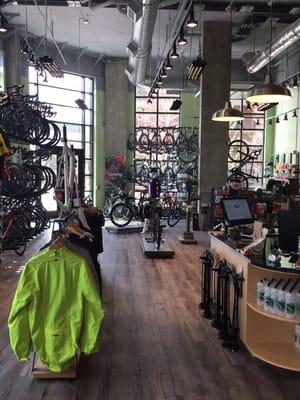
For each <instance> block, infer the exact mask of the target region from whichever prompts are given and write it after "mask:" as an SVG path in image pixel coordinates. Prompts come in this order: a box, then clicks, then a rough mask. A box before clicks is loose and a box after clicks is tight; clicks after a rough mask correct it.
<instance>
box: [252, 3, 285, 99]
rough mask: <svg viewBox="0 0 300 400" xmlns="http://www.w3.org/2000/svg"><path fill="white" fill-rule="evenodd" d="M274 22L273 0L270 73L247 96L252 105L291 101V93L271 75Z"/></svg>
mask: <svg viewBox="0 0 300 400" xmlns="http://www.w3.org/2000/svg"><path fill="white" fill-rule="evenodd" d="M272 21H273V0H271V12H270V60H269V68H268V69H269V72H268V74H267V75H266V77H265V81H264V83H263V84H259V85H255V86H253V87H252V88H251V89H250V91H249V92H248V94H247V100H248V101H250V102H251V103H254V102H256V103H278V102H280V101H285V100H289V99H290V98H291V92H290V91H289V89H288V88H286V87H285V86H283V85H278V84H276V83H274V82H273V78H272V74H271V64H272Z"/></svg>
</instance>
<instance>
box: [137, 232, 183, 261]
mask: <svg viewBox="0 0 300 400" xmlns="http://www.w3.org/2000/svg"><path fill="white" fill-rule="evenodd" d="M141 245H142V250H143V253H144V256H145V257H148V258H173V257H174V256H175V251H174V250H173V249H171V248H170V247H169V246H168V244H167V243H166V242H165V240H163V241H162V243H161V244H160V247H159V249H157V248H156V247H155V243H154V241H153V239H152V238H148V237H143V238H142V240H141Z"/></svg>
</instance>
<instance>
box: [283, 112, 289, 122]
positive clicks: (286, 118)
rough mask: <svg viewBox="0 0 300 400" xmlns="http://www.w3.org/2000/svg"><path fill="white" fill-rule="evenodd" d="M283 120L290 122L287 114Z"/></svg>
mask: <svg viewBox="0 0 300 400" xmlns="http://www.w3.org/2000/svg"><path fill="white" fill-rule="evenodd" d="M283 120H284V121H288V120H289V119H288V115H287V113H286V114H285V116H284V118H283Z"/></svg>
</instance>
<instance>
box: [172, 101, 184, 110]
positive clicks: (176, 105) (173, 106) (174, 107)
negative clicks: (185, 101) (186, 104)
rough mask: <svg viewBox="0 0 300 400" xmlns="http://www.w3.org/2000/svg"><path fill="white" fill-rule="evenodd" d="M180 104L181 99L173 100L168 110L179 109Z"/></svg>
mask: <svg viewBox="0 0 300 400" xmlns="http://www.w3.org/2000/svg"><path fill="white" fill-rule="evenodd" d="M181 104H182V101H181V100H178V99H176V100H174V101H173V104H172V105H171V107H170V110H172V111H177V110H179V108H180V106H181Z"/></svg>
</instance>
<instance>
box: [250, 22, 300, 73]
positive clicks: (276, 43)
mask: <svg viewBox="0 0 300 400" xmlns="http://www.w3.org/2000/svg"><path fill="white" fill-rule="evenodd" d="M299 39H300V18H299V19H297V21H295V22H294V23H293V24H292V25H290V26H289V27H288V28H287V29H285V30H284V31H283V32H281V33H280V34H279V35H278V36H277V37H276V38H275V39H274V40H273V41H272V44H271V49H272V50H271V54H270V45H267V46H265V48H264V49H263V50H262V51H261V52H260V53H259V54H258V55H257V56H256V57H254V58H252V59H250V60H249V61H246V63H245V65H246V68H247V71H248V72H249V73H250V74H254V73H255V72H257V71H259V70H260V69H262V68H263V67H264V66H265V65H267V64H268V62H269V61H270V57H272V58H275V57H277V56H278V55H279V54H281V53H282V52H283V51H284V50H286V49H287V48H288V47H290V46H292V45H293V44H294V43H296V42H297V41H298V40H299Z"/></svg>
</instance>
